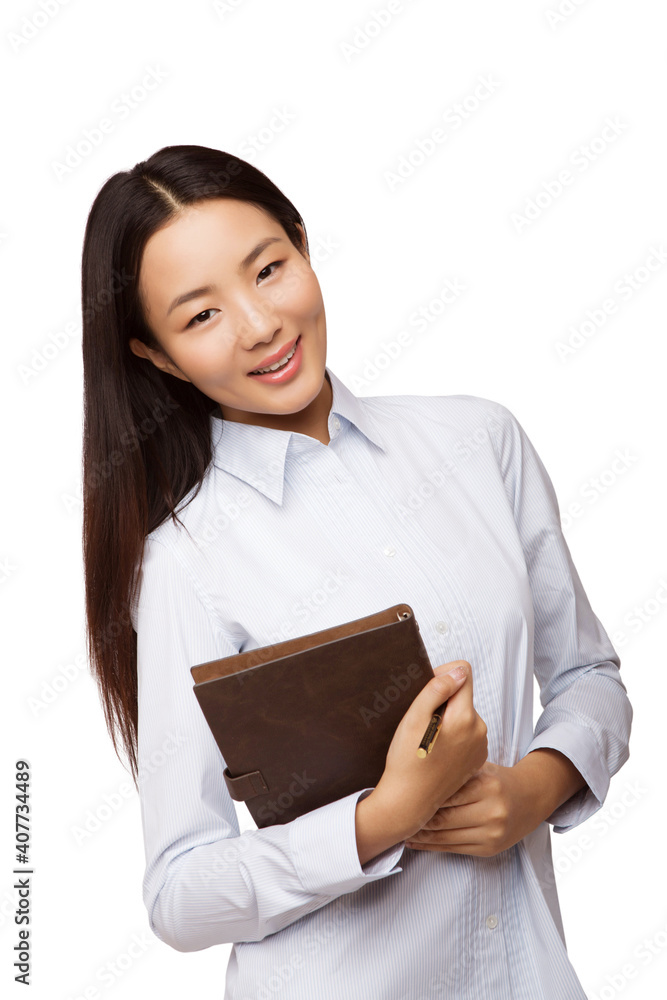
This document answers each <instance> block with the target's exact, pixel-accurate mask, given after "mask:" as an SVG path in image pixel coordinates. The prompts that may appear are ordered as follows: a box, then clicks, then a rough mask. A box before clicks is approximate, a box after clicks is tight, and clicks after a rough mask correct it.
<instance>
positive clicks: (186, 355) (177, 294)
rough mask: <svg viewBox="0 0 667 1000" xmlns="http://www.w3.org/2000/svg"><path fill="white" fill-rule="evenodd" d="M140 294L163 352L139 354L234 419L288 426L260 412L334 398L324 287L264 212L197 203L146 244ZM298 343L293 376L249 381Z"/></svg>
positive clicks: (135, 344)
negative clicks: (329, 395) (327, 368)
mask: <svg viewBox="0 0 667 1000" xmlns="http://www.w3.org/2000/svg"><path fill="white" fill-rule="evenodd" d="M268 240H271V241H272V242H270V243H268V245H266V246H262V244H266V243H267V241H268ZM246 258H247V260H246ZM204 286H209V287H208V289H205V288H204ZM139 293H140V296H141V300H142V302H143V306H144V315H145V318H146V322H147V324H148V326H149V327H150V329H151V330H152V331H153V334H154V336H155V338H156V339H157V341H158V343H159V344H160V347H161V350H159V351H158V350H152V349H151V348H149V347H147V346H146V345H145V344H143V343H142V342H141V341H140V340H138V339H136V338H132V339H131V340H130V347H131V349H132V350H133V352H134V353H135V354H137V355H138V356H140V357H145V358H148V359H149V360H150V361H152V362H153V364H155V365H157V367H158V368H161V369H162V370H163V371H165V372H169V373H170V374H172V375H175V376H176V377H177V378H181V379H184V380H186V381H189V382H192V383H193V384H194V385H196V386H197V388H198V389H200V390H201V391H202V392H203V393H205V394H206V395H207V396H209V397H210V398H211V399H214V400H216V401H217V402H218V403H219V404H220V409H221V411H222V416H223V417H224V418H225V419H229V420H236V421H241V422H244V423H254V424H268V425H270V426H281V421H280V416H278V419H274V420H272V419H271V418H268V419H266V418H262V417H261V415H262V414H274V415H282V414H292V413H297V412H299V411H301V410H303V409H304V408H305V407H307V406H308V405H309V404H310V403H311V402H313V401H314V400H315V399H316V397H318V396H319V394H320V393H321V392H324V391H328V383H327V382H326V381H325V380H324V374H325V372H324V368H325V363H326V320H325V313H324V303H323V301H322V293H321V290H320V285H319V282H318V280H317V277H316V275H315V272H314V271H313V269H312V268H311V266H310V259H309V258H308V257H307V256H302V255H301V254H300V253H299V251H298V250H297V248H296V247H295V246H294V245H293V244H292V243H291V242H290V240H289V239H288V237H287V235H286V233H285V232H284V230H283V228H282V226H281V225H280V224H279V223H278V222H276V221H275V219H273V218H272V217H271V216H270V215H268V214H267V213H266V212H265V211H263V210H262V209H259V208H257V207H255V206H254V205H251V204H249V203H248V202H242V201H237V200H235V199H232V198H216V199H215V200H212V201H202V202H198V203H197V204H195V205H190V206H188V207H187V208H186V209H184V210H183V211H182V212H180V213H179V214H178V216H177V217H176V218H175V219H174V220H172V221H170V222H169V223H167V225H166V226H164V227H163V228H162V229H160V230H158V231H157V232H156V233H154V234H153V235H152V236H151V237H150V239H149V240H148V241H147V243H146V246H145V248H144V253H143V256H142V260H141V265H140V270H139ZM191 293H192V294H191ZM186 298H187V301H185V299H186ZM179 300H181V301H179ZM297 341H298V342H297ZM295 342H297V345H296V346H297V350H296V353H295V355H294V358H293V359H292V361H291V362H290V364H289V366H288V367H290V369H291V368H292V367H293V368H294V371H293V372H292V374H289V377H287V378H285V379H283V380H281V379H280V378H279V376H280V373H279V372H277V373H276V374H275V375H269V376H268V377H267V378H266V379H261V378H257V377H255V376H253V375H251V374H249V373H250V372H252V371H254V370H255V369H257V368H259V367H266V366H267V365H268V364H271V363H273V357H272V356H273V355H276V358H275V360H276V361H278V360H280V359H281V358H282V357H283V356H284V355H285V354H286V353H287V352H288V351H289V350H290V349H291V348H292V345H293V344H294V343H295ZM266 359H269V360H268V361H267V360H266Z"/></svg>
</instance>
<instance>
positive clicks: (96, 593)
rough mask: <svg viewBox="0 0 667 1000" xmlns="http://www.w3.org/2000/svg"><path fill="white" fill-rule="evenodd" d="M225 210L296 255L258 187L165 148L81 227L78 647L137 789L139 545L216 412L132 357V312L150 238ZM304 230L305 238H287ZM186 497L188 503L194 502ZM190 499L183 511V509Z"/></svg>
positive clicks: (273, 205) (224, 158)
mask: <svg viewBox="0 0 667 1000" xmlns="http://www.w3.org/2000/svg"><path fill="white" fill-rule="evenodd" d="M212 198H236V199H238V200H241V201H246V202H249V203H251V204H254V205H255V206H257V207H259V208H261V209H264V210H265V211H266V212H267V213H269V214H270V215H271V216H272V217H273V218H274V219H275V220H276V221H277V222H278V223H280V225H281V226H282V227H283V229H284V231H285V233H286V235H287V236H288V237H289V239H290V241H291V242H292V243H293V244H294V246H295V247H296V248H297V249H298V250H299V252H300V253H302V254H303V252H304V250H305V252H306V253H307V252H308V238H307V236H306V235H305V232H306V230H305V225H304V223H303V220H302V218H301V216H300V215H299V213H298V212H297V210H296V208H295V207H294V205H293V204H292V203H291V201H289V199H288V198H286V197H285V195H284V194H283V193H282V191H280V190H279V188H277V187H276V185H275V184H274V183H273V182H272V181H271V180H269V178H268V177H267V176H266V175H265V174H263V173H262V172H261V170H258V169H257V168H256V167H253V166H252V165H251V164H249V163H247V162H246V161H245V160H241V159H239V158H238V157H237V156H234V155H232V154H231V153H225V152H222V151H221V150H217V149H209V148H208V147H206V146H165V147H164V148H162V149H160V150H158V151H157V152H156V153H154V154H153V156H151V157H150V158H149V159H147V160H143V161H142V162H141V163H137V164H136V166H135V167H133V168H132V169H131V170H127V171H122V172H120V173H117V174H114V175H113V176H112V177H110V178H109V179H108V180H107V181H106V183H105V184H104V185H103V187H102V188H101V189H100V191H99V193H98V194H97V197H96V198H95V201H94V202H93V205H92V208H91V210H90V213H89V215H88V220H87V223H86V229H85V235H84V241H83V253H82V265H81V297H82V312H83V317H82V318H83V380H84V384H83V409H84V421H83V451H82V485H83V565H84V577H85V607H86V641H87V653H88V659H89V663H90V669H91V672H92V674H93V677H94V678H95V680H96V681H97V684H98V688H99V693H100V698H101V701H102V706H103V708H104V715H105V720H106V724H107V728H108V730H109V734H110V736H111V739H112V742H113V746H114V749H115V751H116V754H117V755H118V756H119V754H118V741H119V739H120V741H121V742H122V745H123V748H124V750H125V753H126V755H127V759H128V762H129V766H130V771H131V774H132V777H133V779H134V781H135V784H137V776H138V765H137V636H136V632H135V631H134V628H133V625H132V619H131V617H130V608H131V606H132V602H133V601H134V599H135V596H136V590H137V585H138V576H139V572H140V569H141V564H142V561H143V552H144V540H145V537H146V535H147V534H149V533H150V532H151V531H153V530H154V529H155V528H157V527H158V525H160V524H162V522H163V521H165V520H166V519H167V517H169V516H171V517H172V518H173V519H174V521H178V522H179V524H182V522H181V521H180V518H179V517H178V514H177V513H176V510H175V508H176V507H177V506H178V504H179V502H180V501H181V500H182V499H183V498H184V497H185V496H186V494H188V493H189V492H190V491H193V490H194V492H193V497H194V496H195V495H196V493H197V492H198V491H199V487H200V485H201V482H202V479H203V477H204V474H205V472H206V470H207V468H208V466H209V464H210V461H211V458H212V452H211V437H210V419H209V418H210V414H211V413H212V412H214V411H215V410H216V409H218V405H219V404H218V403H216V402H215V401H214V400H212V399H211V398H209V397H208V396H206V395H205V394H204V393H203V392H201V391H200V390H199V389H198V388H196V386H194V385H193V384H192V383H191V382H186V381H184V380H182V379H178V378H176V377H174V376H172V375H170V374H167V373H165V372H163V371H161V370H160V369H158V368H157V367H156V366H155V365H154V364H153V363H152V362H151V361H149V360H147V359H145V358H139V357H137V356H136V355H135V354H134V353H133V352H132V350H131V348H130V346H129V341H130V339H131V338H132V337H136V338H137V339H139V340H141V341H143V342H144V343H145V344H146V345H147V346H148V347H152V348H156V349H158V348H159V347H160V345H159V344H158V343H157V342H156V340H155V338H154V336H153V334H152V331H151V330H150V329H149V327H148V325H147V323H146V321H145V317H144V314H143V311H142V304H141V300H140V296H139V290H138V280H139V268H140V265H141V258H142V254H143V250H144V247H145V245H146V242H147V241H148V239H149V237H150V236H152V235H153V233H155V232H156V231H157V230H158V229H160V228H161V227H162V226H164V225H165V224H166V223H167V222H169V220H171V219H173V218H174V216H176V215H177V214H178V213H179V212H180V211H181V210H182V209H183V207H184V206H186V205H192V204H195V203H196V202H200V201H204V200H208V199H212ZM297 225H300V226H302V227H303V235H302V233H301V232H300V231H299V229H298V228H297ZM195 487H196V489H195ZM193 497H191V498H190V499H193Z"/></svg>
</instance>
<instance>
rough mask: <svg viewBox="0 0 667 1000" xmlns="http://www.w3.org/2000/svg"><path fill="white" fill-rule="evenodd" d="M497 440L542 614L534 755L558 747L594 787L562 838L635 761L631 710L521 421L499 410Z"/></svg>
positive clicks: (564, 820)
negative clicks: (630, 760)
mask: <svg viewBox="0 0 667 1000" xmlns="http://www.w3.org/2000/svg"><path fill="white" fill-rule="evenodd" d="M493 409H494V413H495V416H496V417H497V421H496V422H493V423H492V424H491V425H490V432H491V439H492V441H494V442H495V446H496V455H497V458H498V461H499V466H500V470H501V473H502V476H503V480H504V484H505V489H506V492H507V496H508V499H509V502H510V504H511V505H512V508H513V514H514V520H515V522H516V525H517V530H518V533H519V536H520V539H521V545H522V548H523V552H524V557H525V561H526V566H527V570H528V575H529V579H530V588H531V593H532V598H533V607H534V670H535V676H536V677H537V680H538V683H539V686H540V701H541V704H542V708H543V711H542V713H541V715H540V716H539V718H538V721H537V724H536V726H535V731H534V735H533V739H532V741H531V742H530V744H529V746H527V747H526V750H525V753H530V752H531V751H532V750H536V749H538V748H540V747H551V748H553V749H555V750H559V751H560V752H561V753H563V754H564V755H565V756H566V757H568V758H569V759H570V760H571V761H572V763H573V764H574V765H575V767H576V768H577V769H578V770H579V772H580V773H581V774H582V776H583V778H584V779H585V781H586V786H585V787H584V788H583V789H581V791H580V792H578V793H576V794H575V795H573V796H572V797H571V798H570V799H569V800H568V801H567V802H564V803H563V804H562V805H561V806H559V808H558V809H556V810H555V811H554V812H553V813H552V814H551V816H549V817H548V822H549V823H552V824H553V826H554V830H555V832H557V833H562V832H564V831H566V830H570V829H572V828H573V827H575V826H577V825H579V824H580V823H582V822H583V821H584V820H586V819H588V818H589V817H590V816H591V815H592V814H593V813H594V812H596V811H597V810H598V809H599V808H600V806H601V805H602V803H603V802H604V799H605V797H606V795H607V791H608V789H609V783H610V779H611V777H612V775H614V774H615V773H616V772H617V771H618V770H619V769H620V768H621V767H622V765H623V764H624V763H625V761H626V760H627V759H628V757H629V737H630V728H631V724H632V707H631V705H630V702H629V700H628V697H627V691H626V688H625V686H624V684H623V682H622V681H621V678H620V674H619V667H620V662H621V661H620V658H619V656H618V654H617V653H616V651H615V649H614V647H613V646H612V644H611V642H610V640H609V637H608V635H607V633H606V632H605V630H604V628H603V627H602V624H601V623H600V621H599V619H598V618H597V616H596V615H595V614H594V613H593V610H592V608H591V605H590V603H589V600H588V598H587V596H586V593H585V591H584V588H583V586H582V583H581V580H580V578H579V575H578V573H577V570H576V568H575V566H574V563H573V562H572V557H571V555H570V551H569V549H568V546H567V543H566V541H565V538H564V537H563V532H562V528H561V522H560V511H559V507H558V500H557V498H556V493H555V490H554V487H553V484H552V482H551V479H550V478H549V475H548V473H547V471H546V469H545V467H544V465H543V463H542V461H541V459H540V457H539V455H538V454H537V452H536V450H535V448H534V447H533V445H532V444H531V442H530V440H529V438H528V436H527V435H526V433H525V431H524V430H523V428H522V426H521V425H520V423H519V422H518V420H517V419H516V418H515V417H514V415H513V414H512V413H511V412H510V411H509V410H508V409H507V408H506V407H504V406H502V404H500V403H495V402H494V406H493Z"/></svg>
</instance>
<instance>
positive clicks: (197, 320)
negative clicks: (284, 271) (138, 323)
mask: <svg viewBox="0 0 667 1000" xmlns="http://www.w3.org/2000/svg"><path fill="white" fill-rule="evenodd" d="M284 263H285V261H284V260H274V261H273V262H272V263H271V264H267V265H266V267H263V268H262V270H261V271H260V272H259V274H258V275H257V277H258V278H259V277H260V275H262V274H264V272H265V271H268V270H269V268H270V267H275V268H279V267H282V265H283V264H284ZM274 273H275V272H274V271H271V274H274ZM271 274H269V275H267V277H269V278H270V277H271ZM212 312H218V310H217V309H204V310H202V312H200V313H197V315H196V316H193V317H192V319H191V320H190V322H189V323H188V325H187V326H186V328H185V329H186V330H189V329H190V328H191V327H193V326H204V325H205V324H206V323H208V319H204V320H202V319H201V317H202V316H206V314H207V313H212Z"/></svg>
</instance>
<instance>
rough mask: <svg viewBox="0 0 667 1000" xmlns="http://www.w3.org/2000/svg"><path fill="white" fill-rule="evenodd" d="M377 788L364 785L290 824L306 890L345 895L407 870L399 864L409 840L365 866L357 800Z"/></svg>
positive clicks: (295, 860)
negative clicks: (360, 849) (359, 846)
mask: <svg viewBox="0 0 667 1000" xmlns="http://www.w3.org/2000/svg"><path fill="white" fill-rule="evenodd" d="M372 791H373V789H372V788H364V789H363V790H362V791H360V792H352V793H351V794H350V795H346V796H345V797H344V798H342V799H337V800H336V801H335V802H330V803H329V804H328V805H326V806H320V808H319V809H313V810H311V812H308V813H304V814H303V815H302V816H297V818H296V819H295V820H293V821H292V823H291V824H290V827H291V828H290V847H291V849H292V857H293V860H294V867H295V869H296V873H297V875H298V876H299V879H300V880H301V884H302V886H303V888H304V889H305V890H306V892H311V893H318V894H322V893H323V894H326V895H342V893H344V892H353V891H354V890H355V889H359V888H361V886H362V885H365V884H366V883H367V882H371V881H373V880H375V879H380V878H384V877H385V876H386V875H393V874H395V873H396V872H400V871H403V869H402V868H401V867H400V866H399V865H398V864H397V862H398V859H399V858H400V856H401V854H402V853H403V850H404V848H405V841H401V843H400V844H395V845H394V846H393V847H390V848H388V849H387V850H386V851H383V852H382V853H381V854H378V855H377V856H376V857H374V858H372V859H371V860H370V861H367V862H366V864H365V865H364V866H363V868H362V866H361V864H360V862H359V852H358V850H357V833H356V825H355V813H356V808H357V802H359V801H360V800H361V799H362V798H366V796H367V795H370V793H371V792H372Z"/></svg>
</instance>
